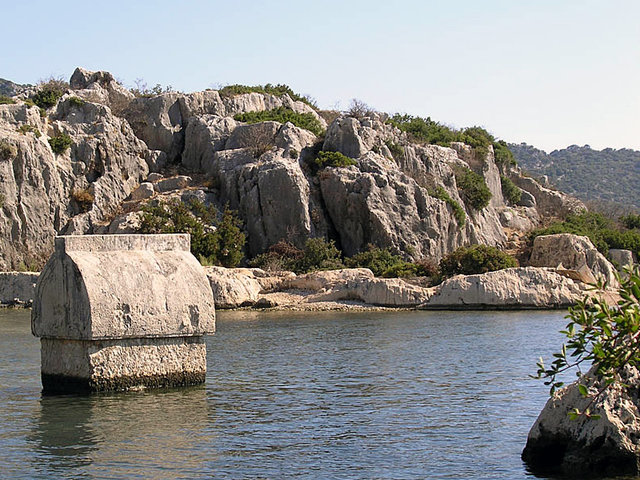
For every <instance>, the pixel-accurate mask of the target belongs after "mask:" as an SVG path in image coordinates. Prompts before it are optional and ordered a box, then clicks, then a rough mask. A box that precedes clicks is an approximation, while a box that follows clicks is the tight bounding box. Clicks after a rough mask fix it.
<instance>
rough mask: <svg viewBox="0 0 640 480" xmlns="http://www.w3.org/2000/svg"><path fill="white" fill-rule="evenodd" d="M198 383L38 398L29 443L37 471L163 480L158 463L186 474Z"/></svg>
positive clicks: (202, 410)
mask: <svg viewBox="0 0 640 480" xmlns="http://www.w3.org/2000/svg"><path fill="white" fill-rule="evenodd" d="M207 412H208V406H207V400H206V391H205V389H204V387H194V388H189V389H184V390H172V391H152V392H145V393H140V392H132V393H124V394H110V395H92V396H57V397H50V396H44V397H42V398H41V399H40V415H39V421H38V422H37V423H36V424H35V425H34V428H33V431H32V433H31V435H30V440H31V441H32V442H33V444H34V445H35V446H36V451H37V453H38V455H36V456H35V461H36V465H34V467H35V468H36V470H37V471H38V472H39V473H40V474H41V475H43V476H45V477H50V478H58V477H61V476H64V475H67V474H68V473H69V472H70V471H72V472H74V475H73V476H74V478H81V477H85V476H89V477H94V476H99V477H103V476H114V477H120V478H127V477H130V474H131V472H133V471H136V470H139V471H141V472H145V474H144V476H145V477H146V478H155V477H157V478H162V477H165V476H166V472H165V473H163V470H164V469H165V468H170V469H177V471H179V472H184V474H185V475H187V476H189V473H192V474H194V475H195V474H197V473H198V472H199V471H200V470H201V468H202V465H203V464H204V462H203V460H204V459H203V458H201V456H199V455H198V453H197V452H198V451H200V449H199V444H200V443H202V441H203V436H204V430H205V428H206V424H207V417H208V413H207Z"/></svg>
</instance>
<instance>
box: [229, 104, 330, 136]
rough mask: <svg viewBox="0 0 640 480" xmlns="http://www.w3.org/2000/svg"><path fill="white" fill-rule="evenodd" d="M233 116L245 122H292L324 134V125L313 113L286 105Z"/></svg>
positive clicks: (314, 132) (297, 125)
mask: <svg viewBox="0 0 640 480" xmlns="http://www.w3.org/2000/svg"><path fill="white" fill-rule="evenodd" d="M233 118H234V119H235V120H237V121H239V122H245V123H259V122H280V123H287V122H291V123H293V124H294V125H295V126H296V127H300V128H304V129H305V130H309V131H310V132H311V133H313V134H314V135H317V136H322V135H323V134H324V129H323V128H322V125H321V124H320V122H319V121H318V119H317V118H316V117H314V116H313V115H312V114H311V113H308V112H307V113H298V112H294V111H293V110H291V109H290V108H286V107H278V108H274V109H273V110H262V111H259V112H246V113H239V114H237V115H236V116H234V117H233Z"/></svg>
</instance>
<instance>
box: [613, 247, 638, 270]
mask: <svg viewBox="0 0 640 480" xmlns="http://www.w3.org/2000/svg"><path fill="white" fill-rule="evenodd" d="M609 259H610V260H611V262H613V263H614V264H617V265H618V266H619V268H620V269H621V270H622V269H623V268H624V267H627V266H630V265H633V264H634V263H635V262H634V260H633V252H632V251H631V250H623V249H620V248H610V249H609Z"/></svg>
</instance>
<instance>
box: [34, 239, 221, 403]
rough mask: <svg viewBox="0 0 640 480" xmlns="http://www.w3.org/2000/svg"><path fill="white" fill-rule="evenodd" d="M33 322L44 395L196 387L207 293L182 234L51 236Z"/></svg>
mask: <svg viewBox="0 0 640 480" xmlns="http://www.w3.org/2000/svg"><path fill="white" fill-rule="evenodd" d="M31 327H32V332H33V334H34V335H36V336H38V337H42V380H43V387H44V390H45V392H57V391H61V390H62V391H102V390H122V389H129V388H132V387H137V386H142V387H144V386H150V387H158V386H172V385H173V386H178V385H188V384H194V383H201V382H203V381H204V374H205V371H206V355H205V347H204V343H203V341H202V336H203V335H205V334H209V333H213V332H214V330H215V313H214V304H213V296H212V292H211V287H210V284H209V281H208V279H207V276H206V274H205V272H204V270H203V269H202V267H201V266H200V264H199V262H198V261H197V260H196V259H195V257H194V256H193V255H191V253H190V252H189V236H188V235H183V234H177V235H87V236H68V237H57V238H56V242H55V251H54V253H53V255H52V257H51V258H50V259H49V261H48V262H47V264H46V265H45V267H44V269H43V271H42V274H41V275H40V278H39V280H38V283H37V285H36V295H35V300H34V306H33V310H32V317H31Z"/></svg>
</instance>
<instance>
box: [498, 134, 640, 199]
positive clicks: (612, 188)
mask: <svg viewBox="0 0 640 480" xmlns="http://www.w3.org/2000/svg"><path fill="white" fill-rule="evenodd" d="M509 148H510V149H511V151H512V152H513V154H514V156H515V157H516V160H517V162H518V164H519V165H520V166H521V167H522V169H523V170H525V171H526V172H529V173H531V174H532V175H534V176H542V175H547V176H548V177H549V180H550V181H551V183H553V184H555V185H556V186H557V187H558V188H559V189H560V190H562V191H565V192H567V193H570V194H572V195H575V196H576V197H578V198H581V199H583V200H587V201H588V200H599V201H604V202H615V203H621V204H626V205H632V206H634V207H636V208H640V151H636V150H630V149H627V148H623V149H620V150H614V149H612V148H606V149H604V150H594V149H592V148H591V147H590V146H589V145H585V146H583V147H579V146H578V145H571V146H570V147H567V148H563V149H562V150H554V151H553V152H551V153H546V152H545V151H543V150H540V149H537V148H535V147H533V146H531V145H527V144H526V143H521V144H509Z"/></svg>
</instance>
